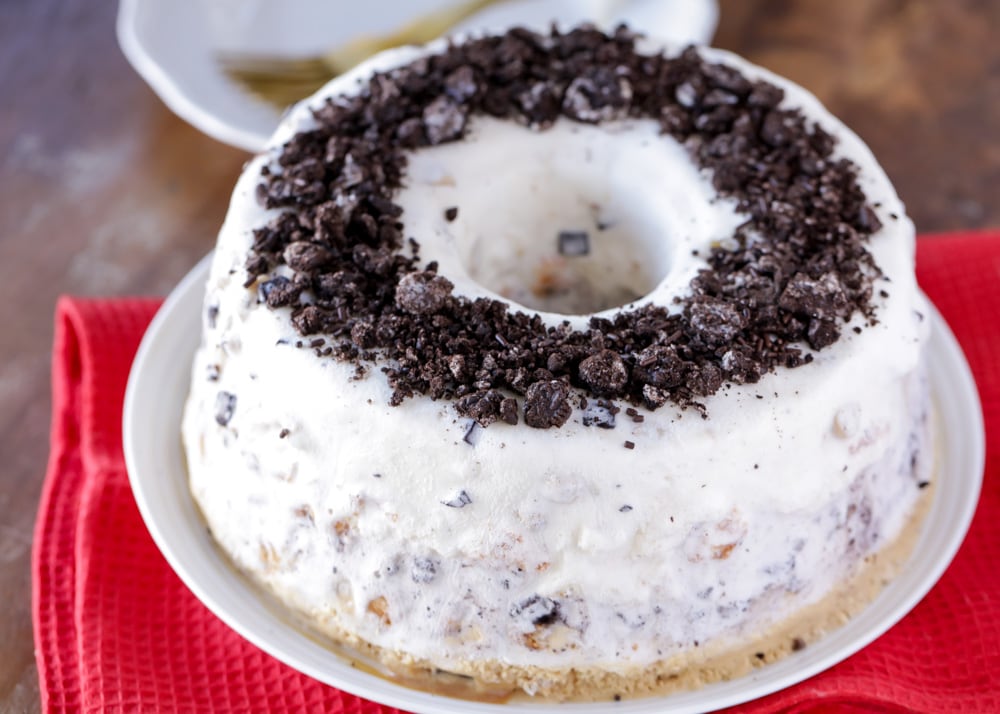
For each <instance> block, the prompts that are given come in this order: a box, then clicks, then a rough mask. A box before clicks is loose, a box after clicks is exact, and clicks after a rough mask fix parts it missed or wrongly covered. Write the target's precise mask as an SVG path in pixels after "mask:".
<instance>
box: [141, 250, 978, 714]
mask: <svg viewBox="0 0 1000 714" xmlns="http://www.w3.org/2000/svg"><path fill="white" fill-rule="evenodd" d="M212 255H213V254H212V253H209V254H208V255H206V256H205V257H204V258H203V259H202V260H201V261H199V263H198V264H197V265H196V266H195V267H194V268H192V269H191V271H190V272H189V273H188V274H187V275H186V276H185V277H184V278H183V280H181V282H180V283H179V284H178V285H177V287H176V288H174V290H173V291H172V292H171V293H170V295H169V296H168V297H167V298H166V300H165V301H164V303H163V304H162V306H161V307H160V309H159V310H158V311H157V313H156V314H155V316H154V317H153V320H152V321H151V322H150V324H149V327H148V328H147V330H146V332H145V334H144V335H143V338H142V341H141V342H140V345H139V348H138V350H137V352H136V356H135V359H134V361H133V364H132V368H131V370H130V373H129V377H128V383H127V386H126V391H125V400H124V405H123V412H122V442H123V450H124V456H125V464H126V470H127V474H128V479H129V484H130V486H131V489H132V492H133V495H134V497H135V500H136V504H137V506H138V509H139V513H140V515H141V517H142V520H143V522H144V524H145V526H146V528H147V530H148V531H149V533H150V535H151V536H152V538H153V541H154V543H155V544H156V546H157V549H158V550H159V551H160V552H161V554H162V555H163V556H164V558H165V559H166V561H167V563H168V564H169V565H170V567H171V569H172V570H173V571H174V572H175V573H176V574H177V575H178V577H179V578H180V579H181V581H182V582H183V583H184V585H185V587H187V588H188V589H189V590H190V591H191V592H192V593H193V594H194V595H195V597H196V598H197V599H198V600H199V601H200V602H202V604H204V605H205V606H206V607H207V608H208V609H209V610H210V611H211V612H212V613H213V614H214V615H215V616H216V617H218V618H219V619H221V620H222V621H223V622H224V623H225V624H226V625H227V626H228V627H230V628H231V629H233V630H235V631H236V632H237V633H238V634H239V635H240V636H241V637H243V638H244V639H246V640H248V641H249V642H251V643H252V644H253V645H255V646H256V647H258V648H259V649H261V650H263V651H264V652H266V653H268V654H269V655H271V656H273V657H275V658H276V659H278V660H279V661H281V662H283V663H285V664H286V665H288V666H290V667H292V668H293V669H295V670H297V671H299V672H301V673H303V674H305V675H307V676H309V677H311V678H313V679H316V680H318V681H320V682H322V683H324V684H327V685H329V686H333V687H336V688H339V689H342V690H344V691H347V692H350V693H352V694H355V695H357V696H360V697H364V698H367V699H371V700H373V701H377V702H379V703H382V704H387V705H390V706H395V707H400V708H404V709H408V710H411V711H414V712H469V713H470V714H471V713H472V712H479V713H481V714H498V713H501V712H511V711H513V710H517V711H520V712H553V711H557V710H558V711H563V712H570V713H573V714H584V713H585V712H597V711H604V710H605V709H606V707H607V705H608V703H607V702H595V703H557V702H529V703H522V702H513V703H507V704H488V703H481V702H472V701H468V700H463V699H456V698H452V697H445V696H441V695H436V694H431V693H427V692H423V691H419V690H415V689H410V688H407V687H405V686H403V685H400V684H396V683H393V682H392V681H391V680H388V679H386V678H382V677H378V676H376V675H373V674H367V673H365V672H362V671H360V670H358V669H355V668H353V667H351V666H350V664H349V663H348V662H347V661H346V660H344V659H343V658H342V657H343V656H342V655H340V654H338V653H337V652H336V651H335V649H334V648H333V647H324V646H323V645H320V644H319V643H318V642H316V640H315V639H313V638H309V637H308V635H306V634H305V633H304V632H302V631H301V629H300V628H296V627H292V628H291V630H292V631H293V635H292V636H293V638H294V639H298V638H303V639H306V640H309V641H310V642H311V643H312V646H314V647H320V648H321V649H322V650H323V651H325V652H327V653H329V655H330V658H331V662H333V661H336V662H337V663H339V666H335V667H334V668H333V670H332V671H326V670H322V671H321V670H319V669H318V668H317V667H315V666H313V665H312V664H311V663H309V662H306V661H303V660H302V659H301V658H300V657H299V656H297V655H296V654H295V653H294V652H289V651H288V650H287V649H286V648H285V647H284V646H282V644H281V643H280V641H276V640H275V639H274V636H273V635H274V633H273V628H274V627H282V628H289V623H288V622H284V621H282V619H281V618H280V617H279V615H278V614H277V613H276V612H274V610H273V606H271V605H269V604H267V603H266V602H265V599H266V597H267V594H266V593H265V592H264V591H263V590H261V589H260V588H258V587H257V586H256V585H254V584H253V583H252V582H251V581H250V580H249V579H247V578H246V577H245V576H242V575H240V574H238V573H236V571H235V568H232V567H231V568H230V570H231V571H232V573H231V574H232V576H234V577H237V578H239V581H240V582H241V583H242V584H243V586H244V587H245V588H247V589H248V592H249V593H250V594H251V595H252V597H253V598H256V599H257V600H259V601H260V602H259V604H260V606H261V607H262V608H264V609H265V610H266V613H267V616H268V617H270V618H273V619H272V621H271V622H265V623H264V625H263V626H260V627H257V626H249V625H248V624H247V623H245V622H243V621H242V620H241V618H240V617H239V616H238V613H235V612H234V611H232V610H231V609H230V608H227V606H226V604H225V602H224V601H223V600H220V599H219V598H217V597H216V593H215V590H216V589H218V587H219V585H218V582H223V584H224V585H225V582H224V581H218V582H216V583H214V584H213V583H206V582H204V581H203V580H202V579H200V578H199V576H197V575H195V574H194V573H193V572H192V570H191V569H190V568H189V567H188V565H187V564H186V563H185V562H184V559H183V557H182V556H181V555H180V554H179V553H178V552H177V537H176V535H172V534H171V531H170V529H171V527H174V528H176V526H177V524H171V523H167V522H165V519H164V517H163V514H161V513H160V512H159V511H158V509H157V506H156V505H155V504H154V502H153V499H152V498H151V494H150V493H149V490H148V488H147V486H148V484H147V482H146V481H145V480H144V474H146V473H148V471H149V469H146V470H145V471H144V470H143V467H142V455H141V454H140V453H139V452H138V449H139V448H140V446H141V439H140V438H139V436H140V434H141V433H142V429H141V426H142V425H141V424H140V423H139V422H138V421H137V415H138V414H140V412H141V410H142V404H143V402H142V400H143V398H144V397H145V396H146V392H148V387H146V383H145V381H144V380H148V375H147V373H148V372H149V369H150V367H149V365H150V364H151V363H152V364H155V359H156V358H157V354H156V350H157V348H158V346H159V344H160V343H161V342H163V341H165V340H168V338H169V337H170V330H171V329H173V328H174V327H175V325H177V324H181V323H185V322H189V321H191V320H192V319H195V320H196V321H197V325H198V328H199V329H198V333H197V336H196V338H197V339H196V340H195V342H197V340H198V339H200V337H201V330H200V326H201V312H200V306H201V304H202V299H201V297H202V295H203V292H204V288H205V284H206V282H207V276H208V271H209V266H210V263H211V260H212ZM924 300H925V303H926V306H927V313H928V318H929V320H930V322H931V338H930V342H929V347H928V355H929V357H930V358H931V359H932V361H938V360H940V361H941V362H942V365H948V366H949V367H950V368H951V370H950V374H949V375H947V377H945V376H943V375H935V374H934V373H933V371H932V373H931V375H930V378H931V384H932V394H933V395H934V396H935V406H936V412H937V421H938V426H937V428H938V430H939V432H940V433H941V436H942V442H943V448H942V453H943V454H944V457H943V458H942V459H941V468H942V469H944V467H945V466H947V462H948V461H950V460H954V459H955V458H961V459H963V465H964V466H965V469H964V470H965V471H966V473H965V474H964V477H965V480H963V479H962V478H958V479H957V481H958V483H959V484H960V485H962V486H963V488H964V489H965V490H964V491H963V493H962V494H959V495H957V496H956V494H955V493H951V494H950V495H951V496H955V497H956V498H957V499H958V500H957V501H956V503H957V508H958V511H957V517H956V514H955V513H952V515H951V516H950V522H951V523H952V527H951V528H950V529H949V530H948V531H947V535H946V537H945V538H944V539H943V540H942V541H941V542H940V543H939V544H938V545H937V546H936V548H935V549H936V551H937V556H936V558H935V559H934V560H933V562H932V563H930V564H929V565H927V564H922V563H921V562H920V561H918V560H916V556H915V555H914V554H911V555H910V557H909V558H908V559H907V561H906V564H905V565H904V566H903V567H902V569H901V572H900V574H899V576H897V578H896V579H894V581H893V582H896V581H897V580H899V579H900V578H902V577H903V575H904V574H905V573H907V572H910V571H912V570H913V569H915V568H918V566H919V567H920V569H921V571H922V576H921V577H920V580H919V582H918V584H917V586H916V587H914V588H910V589H907V590H905V591H904V592H903V594H902V596H897V597H896V598H895V600H893V601H892V602H893V603H894V604H893V605H892V609H891V611H890V613H889V614H888V616H882V617H881V618H879V619H877V620H876V621H875V623H874V624H873V625H872V626H870V627H868V628H866V629H865V630H864V631H863V632H862V633H859V634H855V635H854V636H846V637H847V642H846V643H842V644H841V645H840V646H839V647H836V646H835V639H844V637H845V635H844V633H845V631H847V630H849V629H850V628H851V624H852V623H857V622H858V621H863V618H864V617H865V615H866V613H871V612H874V611H875V610H876V609H877V608H876V606H877V605H878V604H879V603H883V601H886V598H887V594H890V593H893V592H894V590H893V584H892V583H890V585H889V586H887V587H886V588H885V589H884V590H883V591H882V593H880V595H879V596H877V597H876V599H875V600H874V601H873V602H872V603H869V604H868V605H867V606H866V607H865V608H864V609H863V610H862V611H861V612H860V613H858V614H857V615H856V616H855V617H853V618H851V620H850V621H849V622H848V623H847V624H845V625H844V626H843V627H841V628H838V629H837V630H835V631H833V632H830V633H828V634H827V635H826V636H824V637H823V638H822V639H821V640H820V641H819V642H817V643H815V644H814V645H813V646H811V647H810V648H808V649H807V650H804V651H803V655H799V654H798V653H796V654H793V655H790V656H789V657H786V658H784V659H782V660H780V661H778V662H776V663H774V664H771V665H768V666H766V667H762V668H760V669H757V670H754V671H753V672H751V673H749V674H747V675H745V676H744V677H740V678H737V679H734V680H730V681H729V682H720V683H716V684H712V685H708V686H706V687H704V688H702V689H698V690H694V691H689V692H678V693H676V694H670V695H665V696H660V697H648V698H642V699H633V700H626V701H622V702H619V703H617V705H616V710H617V711H619V712H622V713H623V714H624V713H625V712H635V713H636V714H638V713H639V712H652V711H657V712H665V711H670V712H675V714H682V713H684V712H696V711H705V710H706V708H711V709H716V708H722V707H726V706H732V705H735V704H740V703H744V702H747V701H751V700H753V699H757V698H759V697H762V696H766V695H768V694H772V693H774V692H777V691H781V690H783V689H786V688H788V687H790V686H794V685H795V684H798V683H800V682H802V681H804V680H806V679H809V678H810V677H813V676H815V675H816V674H818V673H820V672H822V671H824V670H826V669H829V668H830V667H832V666H834V665H835V664H837V663H839V662H841V661H843V660H845V659H847V658H848V657H850V656H852V655H853V654H855V653H856V652H858V651H860V650H861V649H863V648H864V647H866V646H868V645H869V644H871V643H872V642H873V641H874V640H876V639H877V638H878V637H880V636H882V635H883V634H884V633H885V632H886V631H887V630H889V629H890V628H891V627H893V626H894V625H895V624H896V623H898V622H899V621H900V620H901V619H903V617H905V616H906V615H907V614H908V613H909V612H910V611H911V610H912V609H913V608H914V607H915V606H916V605H917V603H919V602H920V601H921V600H922V599H923V598H924V597H925V596H926V595H927V593H929V592H930V590H931V589H932V588H933V587H934V586H935V585H936V584H937V582H938V581H939V580H940V578H941V576H942V575H943V574H944V571H945V570H946V569H947V567H948V566H949V565H950V564H951V562H952V561H953V560H954V558H955V556H956V554H957V552H958V550H959V548H960V547H961V544H962V543H963V542H964V540H965V537H966V535H967V533H968V530H969V528H970V526H971V523H972V519H973V516H974V514H975V510H976V506H977V504H978V502H979V495H980V492H981V488H982V481H983V470H984V467H985V430H984V423H983V413H982V406H981V402H980V399H979V393H978V390H977V388H976V385H975V380H974V378H973V376H972V373H971V369H970V368H969V365H968V361H967V360H966V359H965V356H964V354H963V352H962V349H961V347H960V346H959V344H958V341H957V340H956V339H955V336H954V334H953V333H952V331H951V329H950V327H949V326H948V325H947V323H946V322H945V320H944V318H943V317H942V316H941V314H940V313H939V312H938V311H937V309H936V308H935V307H934V305H933V303H931V302H930V300H929V299H926V297H925V298H924ZM192 302H193V303H196V304H197V305H198V306H199V309H198V311H197V313H196V314H195V315H194V318H192V316H191V315H190V314H187V313H185V312H183V309H185V308H186V307H187V306H188V304H189V303H192ZM189 338H190V336H189ZM173 362H174V365H173V367H172V369H173V371H174V372H176V373H181V372H183V375H184V381H185V382H187V381H188V380H189V378H190V371H191V366H190V360H189V359H188V360H180V359H175V360H173ZM942 380H943V381H944V382H945V383H946V384H947V385H948V388H949V399H948V400H942V399H940V398H939V396H938V395H939V394H940V391H941V386H942V385H941V384H940V383H939V382H941V381H942ZM143 390H146V391H145V392H144V391H143ZM185 397H186V391H185V392H184V393H181V394H178V395H176V398H177V399H178V400H179V403H182V402H183V400H184V398H185ZM949 417H957V419H958V421H955V420H954V419H953V418H949ZM963 420H964V421H963ZM174 426H175V427H177V429H176V433H175V437H176V436H177V435H178V434H179V424H175V425H174ZM956 441H961V443H962V454H961V456H956V453H957V450H956V443H955V442H956ZM176 448H177V449H178V451H179V450H180V440H179V438H177V439H176ZM180 481H181V485H182V486H183V488H181V489H179V491H180V492H181V493H182V494H186V495H187V499H188V500H189V501H190V505H191V506H193V507H194V502H193V498H191V496H190V492H189V491H188V490H187V479H186V477H183V478H181V479H180ZM940 483H947V482H945V481H943V480H942V479H941V477H940V475H939V476H938V479H937V483H935V488H934V492H933V494H932V496H933V498H932V502H931V504H930V509H929V512H928V514H927V516H926V518H925V521H924V523H923V524H922V525H921V527H920V528H921V532H920V536H919V539H918V542H917V545H916V546H915V548H914V550H915V552H919V551H918V549H919V548H920V545H921V544H922V543H923V542H924V541H925V540H926V539H927V538H928V533H929V532H930V529H931V527H932V526H933V522H932V517H933V515H934V513H935V512H936V511H937V510H939V509H940V508H944V507H945V506H944V505H942V504H943V503H945V501H943V499H946V498H947V497H948V495H946V494H948V492H946V491H945V489H944V487H943V486H941V485H939V484H940ZM953 489H957V486H954V487H953ZM181 498H182V499H183V498H184V496H183V495H182V496H181ZM195 509H196V507H195ZM954 525H957V526H958V527H957V528H956V527H954ZM202 530H205V529H204V528H203V529H202ZM182 535H183V534H182ZM209 546H210V547H211V544H209ZM213 552H214V556H212V557H217V558H222V557H223V556H222V554H221V552H219V551H218V549H213ZM897 589H899V588H897ZM244 594H245V593H244ZM269 626H270V628H271V629H270V630H269ZM286 634H287V633H286ZM838 634H839V636H838ZM824 642H828V646H826V647H825V648H824V647H823V643H824ZM824 649H826V650H830V651H829V652H825V653H824ZM817 650H819V655H818V656H815V655H816V651H817ZM796 658H798V660H799V661H796ZM796 664H798V666H795V665H796ZM341 669H342V670H343V671H339V670H341ZM784 670H788V671H787V672H785V671H784ZM727 689H728V690H732V691H726V690H727Z"/></svg>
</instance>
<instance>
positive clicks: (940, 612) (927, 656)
mask: <svg viewBox="0 0 1000 714" xmlns="http://www.w3.org/2000/svg"><path fill="white" fill-rule="evenodd" d="M918 277H919V279H920V283H921V285H922V286H923V288H924V290H925V291H926V292H927V293H928V295H929V296H930V297H931V299H932V300H933V301H934V303H935V304H936V305H937V307H938V309H939V310H940V311H941V312H942V314H943V315H944V317H945V319H946V320H947V321H948V323H949V324H950V325H951V327H952V329H953V330H954V332H955V334H956V335H957V337H958V340H959V342H961V344H962V347H963V348H964V350H965V353H966V356H967V357H968V359H969V363H970V364H971V365H972V370H973V373H974V374H975V377H976V381H977V383H978V385H979V389H980V394H981V396H982V400H983V408H984V411H985V417H986V432H987V444H988V446H987V461H986V481H985V485H984V488H983V495H982V499H981V501H980V504H979V508H978V510H977V512H976V517H975V520H974V522H973V524H972V530H971V532H970V534H969V537H968V538H967V540H966V542H965V544H964V545H963V546H962V549H961V551H960V552H959V554H958V557H957V558H956V559H955V561H954V563H953V564H952V565H951V567H950V568H949V569H948V571H947V572H946V573H945V575H944V577H943V578H942V580H941V581H940V583H938V585H937V586H936V587H935V588H934V589H933V590H932V591H931V593H930V594H929V595H928V596H927V597H926V598H925V599H924V600H923V601H922V602H921V603H920V604H919V605H918V606H917V607H916V609H915V610H914V611H913V612H912V613H911V614H910V615H908V616H907V617H906V618H904V619H903V621H902V622H900V623H899V624H898V625H896V626H895V627H893V628H892V629H891V630H890V631H889V632H888V633H886V634H885V635H883V636H882V637H881V638H879V639H878V640H877V641H876V642H874V643H873V644H871V645H869V646H868V647H867V648H865V649H864V650H863V651H861V652H859V653H858V654H856V655H854V656H853V657H851V658H849V659H848V660H846V661H844V662H842V663H841V664H839V665H837V666H836V667H834V668H832V669H830V670H827V671H826V672H824V673H822V674H819V675H817V676H815V677H813V678H812V679H810V680H808V681H807V682H803V683H802V684H799V685H797V686H795V687H792V688H790V689H787V690H785V691H783V692H779V693H776V694H774V695H771V696H769V697H766V698H764V699H761V700H758V701H756V702H753V703H751V704H748V705H744V706H742V707H737V708H736V709H735V710H734V711H740V712H754V713H757V712H761V713H772V712H815V711H885V712H898V711H917V712H928V713H932V712H934V713H936V712H946V711H963V712H997V711H1000V568H998V567H997V566H996V564H997V563H998V562H1000V451H998V447H1000V359H998V358H997V354H1000V326H998V323H997V322H996V316H997V315H998V314H1000V232H994V233H992V234H986V233H981V234H972V235H962V236H959V235H954V236H940V237H937V238H935V239H934V240H922V241H921V242H920V243H919V248H918ZM158 305H159V302H158V301H153V300H79V299H73V298H64V299H62V300H61V301H60V302H59V305H58V307H57V311H56V338H55V347H54V359H53V362H54V364H53V392H54V405H53V418H52V437H51V439H52V443H51V456H50V461H49V467H48V474H47V476H46V481H45V487H44V492H43V494H42V501H41V505H40V508H39V513H38V521H37V524H36V528H35V541H34V553H33V563H32V573H33V581H34V601H33V613H34V627H35V640H36V656H37V661H38V671H39V678H40V682H41V693H42V702H43V706H44V707H45V709H46V710H47V711H59V712H61V711H66V712H79V711H119V710H129V711H134V710H139V711H197V712H209V711H211V712H247V711H270V712H302V711H326V712H344V713H345V714H347V713H349V714H374V713H375V712H383V711H395V710H390V709H388V708H384V707H381V706H379V705H377V704H373V703H371V702H367V701H365V700H361V699H358V698H357V697H354V696H352V695H350V694H345V693H343V692H340V691H338V690H336V689H333V688H332V687H328V686H325V685H323V684H320V683H318V682H316V681H314V680H312V679H310V678H308V677H306V676H304V675H302V674H299V673H298V672H295V671H294V670H292V669H290V668H289V667H286V666H285V665H283V664H281V663H280V662H278V661H277V660H275V659H273V658H271V657H270V656H268V655H266V654H264V653H263V652H261V651H260V650H259V649H257V648H256V647H254V646H253V645H251V644H250V643H249V642H247V641H245V640H243V639H242V638H241V637H240V636H239V635H237V634H236V633H235V632H233V631H232V630H230V629H229V628H228V627H226V626H225V625H224V624H223V623H222V622H221V621H219V620H218V619H216V618H215V616H214V615H212V614H211V613H210V612H209V611H208V610H207V609H206V608H205V607H203V606H202V605H201V604H200V603H199V602H198V601H197V600H196V599H195V597H194V596H193V595H192V594H191V593H190V592H189V591H188V590H187V589H186V588H185V587H184V585H182V584H181V581H180V580H179V579H178V578H177V577H176V576H175V575H174V573H173V571H172V570H171V569H170V567H169V566H168V565H167V563H166V561H164V559H163V558H162V556H161V555H160V553H159V551H157V549H156V547H155V545H154V544H153V541H152V540H151V539H150V537H149V534H148V533H147V531H146V529H145V527H144V525H143V523H142V520H141V519H140V517H139V512H138V510H137V509H136V505H135V501H134V500H133V498H132V494H131V491H130V490H129V485H128V480H127V478H126V474H125V465H124V462H123V458H122V449H121V424H120V423H121V408H122V397H123V393H124V389H125V381H126V378H127V375H128V370H129V366H130V364H131V361H132V357H133V354H134V352H135V349H136V347H137V345H138V343H139V340H140V338H141V337H142V333H143V331H144V330H145V328H146V325H147V323H148V322H149V320H150V318H151V317H152V316H153V313H154V312H155V311H156V308H157V306H158Z"/></svg>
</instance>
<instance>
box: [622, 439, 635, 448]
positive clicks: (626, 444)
mask: <svg viewBox="0 0 1000 714" xmlns="http://www.w3.org/2000/svg"><path fill="white" fill-rule="evenodd" d="M624 446H625V448H626V449H634V448H635V442H633V441H626V442H625V444H624Z"/></svg>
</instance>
